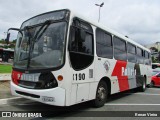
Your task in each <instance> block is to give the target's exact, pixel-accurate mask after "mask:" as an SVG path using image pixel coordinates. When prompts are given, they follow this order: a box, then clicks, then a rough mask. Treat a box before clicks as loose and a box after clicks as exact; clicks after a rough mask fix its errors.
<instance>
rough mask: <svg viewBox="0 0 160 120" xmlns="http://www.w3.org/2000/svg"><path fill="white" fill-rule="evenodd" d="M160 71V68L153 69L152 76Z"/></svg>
mask: <svg viewBox="0 0 160 120" xmlns="http://www.w3.org/2000/svg"><path fill="white" fill-rule="evenodd" d="M159 72H160V68H156V69H152V76H154V75H156V74H157V73H159Z"/></svg>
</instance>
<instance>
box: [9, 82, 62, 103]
mask: <svg viewBox="0 0 160 120" xmlns="http://www.w3.org/2000/svg"><path fill="white" fill-rule="evenodd" d="M16 91H18V92H21V93H20V94H18V93H17V92H16ZM11 93H12V95H15V96H20V97H24V98H27V99H31V100H35V101H38V102H41V103H45V104H50V105H56V106H65V89H62V88H60V87H57V88H53V89H46V90H44V89H43V90H32V89H27V88H22V87H19V86H17V85H15V84H14V83H13V82H12V81H11ZM22 93H23V94H27V95H23V94H22ZM30 94H31V95H34V96H35V95H36V96H39V98H35V97H30V96H29V95H30Z"/></svg>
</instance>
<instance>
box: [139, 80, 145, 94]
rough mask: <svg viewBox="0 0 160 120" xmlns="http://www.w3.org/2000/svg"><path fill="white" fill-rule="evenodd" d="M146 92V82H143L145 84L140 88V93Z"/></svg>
mask: <svg viewBox="0 0 160 120" xmlns="http://www.w3.org/2000/svg"><path fill="white" fill-rule="evenodd" d="M145 90H146V81H145V80H143V84H142V86H141V87H140V88H139V91H140V92H144V91H145Z"/></svg>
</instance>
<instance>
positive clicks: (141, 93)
mask: <svg viewBox="0 0 160 120" xmlns="http://www.w3.org/2000/svg"><path fill="white" fill-rule="evenodd" d="M133 94H137V95H159V96H160V93H159V94H154V93H133Z"/></svg>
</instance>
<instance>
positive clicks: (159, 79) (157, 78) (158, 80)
mask: <svg viewBox="0 0 160 120" xmlns="http://www.w3.org/2000/svg"><path fill="white" fill-rule="evenodd" d="M153 86H160V72H158V73H156V74H155V75H153V76H152V80H151V83H150V87H153Z"/></svg>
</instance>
